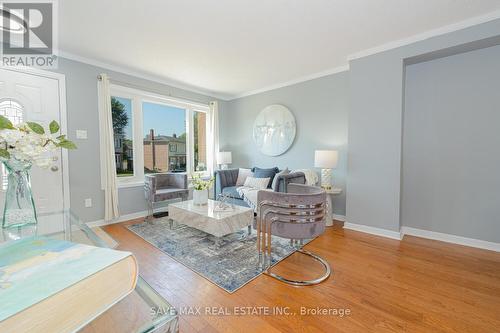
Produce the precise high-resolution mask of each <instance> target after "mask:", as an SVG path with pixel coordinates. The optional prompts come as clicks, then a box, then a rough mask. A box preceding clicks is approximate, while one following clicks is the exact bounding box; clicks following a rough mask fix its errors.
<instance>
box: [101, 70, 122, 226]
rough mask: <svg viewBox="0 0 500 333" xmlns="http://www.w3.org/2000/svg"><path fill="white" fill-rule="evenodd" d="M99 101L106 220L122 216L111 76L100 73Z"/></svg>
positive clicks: (102, 180) (102, 179) (102, 184)
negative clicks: (117, 185) (118, 187)
mask: <svg viewBox="0 0 500 333" xmlns="http://www.w3.org/2000/svg"><path fill="white" fill-rule="evenodd" d="M97 93H98V102H99V105H98V107H99V118H100V119H99V120H100V121H99V125H100V128H99V131H100V143H101V186H102V189H103V190H104V220H105V221H109V220H112V219H114V218H117V217H118V216H120V214H119V212H118V190H117V188H116V163H115V140H114V135H113V119H112V115H111V95H110V92H109V77H108V76H107V75H106V74H101V75H100V80H98V81H97Z"/></svg>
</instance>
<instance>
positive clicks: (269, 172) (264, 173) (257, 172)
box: [252, 167, 280, 188]
mask: <svg viewBox="0 0 500 333" xmlns="http://www.w3.org/2000/svg"><path fill="white" fill-rule="evenodd" d="M252 171H253V176H254V177H255V178H269V185H268V186H267V188H271V185H272V183H273V179H274V176H276V174H277V173H278V172H279V171H280V170H279V169H278V168H276V167H275V168H269V169H261V168H258V167H254V168H253V169H252Z"/></svg>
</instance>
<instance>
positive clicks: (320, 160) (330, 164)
mask: <svg viewBox="0 0 500 333" xmlns="http://www.w3.org/2000/svg"><path fill="white" fill-rule="evenodd" d="M338 161H339V152H338V151H336V150H316V151H315V152H314V166H315V167H316V168H322V169H334V168H336V167H337V163H338Z"/></svg>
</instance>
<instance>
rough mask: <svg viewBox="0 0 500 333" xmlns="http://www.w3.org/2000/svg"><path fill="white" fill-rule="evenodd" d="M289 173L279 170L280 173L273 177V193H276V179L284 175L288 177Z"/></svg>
mask: <svg viewBox="0 0 500 333" xmlns="http://www.w3.org/2000/svg"><path fill="white" fill-rule="evenodd" d="M289 173H290V170H288V168H287V169H285V170H281V171H280V172H278V173H277V174H276V175H275V176H274V179H273V183H272V185H271V188H272V189H273V191H275V192H278V186H279V184H278V179H279V178H280V176H284V175H288V174H289Z"/></svg>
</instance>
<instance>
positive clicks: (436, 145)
mask: <svg viewBox="0 0 500 333" xmlns="http://www.w3.org/2000/svg"><path fill="white" fill-rule="evenodd" d="M499 89H500V46H496V47H490V48H485V49H481V50H477V51H472V52H468V53H463V54H460V55H454V56H450V57H446V58H442V59H437V60H433V61H429V62H424V63H421V64H416V65H412V66H408V67H407V69H406V97H405V111H404V127H403V169H402V170H403V172H402V174H403V186H402V205H401V208H402V210H401V222H402V225H404V226H409V227H414V228H418V229H424V230H431V231H437V232H442V233H447V234H453V235H459V236H465V237H470V238H476V239H482V240H487V241H492V242H500V205H499V203H500V176H499V170H500V90H499Z"/></svg>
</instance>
